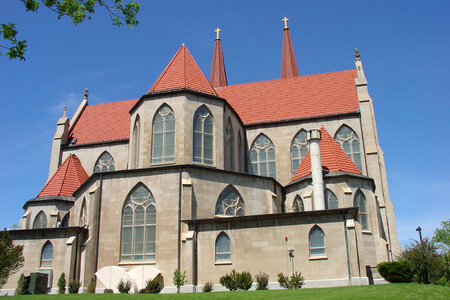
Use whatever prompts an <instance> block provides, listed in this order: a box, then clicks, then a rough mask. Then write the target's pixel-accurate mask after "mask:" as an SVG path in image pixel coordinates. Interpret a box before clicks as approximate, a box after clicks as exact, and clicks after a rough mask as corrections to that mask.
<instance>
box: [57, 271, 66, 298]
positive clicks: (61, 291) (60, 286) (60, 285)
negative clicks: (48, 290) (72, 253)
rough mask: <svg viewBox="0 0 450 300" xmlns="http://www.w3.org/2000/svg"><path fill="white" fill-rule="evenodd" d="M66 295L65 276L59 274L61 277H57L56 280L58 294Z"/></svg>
mask: <svg viewBox="0 0 450 300" xmlns="http://www.w3.org/2000/svg"><path fill="white" fill-rule="evenodd" d="M65 293H66V275H65V274H64V273H61V276H59V279H58V294H65Z"/></svg>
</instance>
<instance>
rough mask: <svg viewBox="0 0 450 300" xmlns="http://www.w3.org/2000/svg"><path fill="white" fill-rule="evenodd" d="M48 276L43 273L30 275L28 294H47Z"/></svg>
mask: <svg viewBox="0 0 450 300" xmlns="http://www.w3.org/2000/svg"><path fill="white" fill-rule="evenodd" d="M47 282H48V275H47V274H43V273H30V284H29V286H28V292H29V293H30V294H47Z"/></svg>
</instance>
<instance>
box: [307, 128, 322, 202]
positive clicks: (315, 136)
mask: <svg viewBox="0 0 450 300" xmlns="http://www.w3.org/2000/svg"><path fill="white" fill-rule="evenodd" d="M308 143H309V153H310V155H311V176H312V183H313V190H314V210H324V209H325V196H324V189H323V175H322V160H321V158H320V130H318V129H313V130H310V131H309V132H308Z"/></svg>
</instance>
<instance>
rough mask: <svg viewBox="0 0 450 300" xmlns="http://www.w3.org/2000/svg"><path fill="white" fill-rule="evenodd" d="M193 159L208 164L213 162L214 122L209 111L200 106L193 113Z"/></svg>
mask: <svg viewBox="0 0 450 300" xmlns="http://www.w3.org/2000/svg"><path fill="white" fill-rule="evenodd" d="M193 145H194V149H193V161H194V162H199V163H204V164H210V165H212V164H213V163H214V158H213V148H214V147H213V145H214V122H213V118H212V115H211V112H210V111H209V110H208V109H207V108H206V107H205V106H200V107H199V108H198V109H197V111H196V112H195V114H194V137H193Z"/></svg>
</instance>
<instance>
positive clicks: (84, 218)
mask: <svg viewBox="0 0 450 300" xmlns="http://www.w3.org/2000/svg"><path fill="white" fill-rule="evenodd" d="M79 224H80V226H84V225H86V224H87V210H86V199H83V203H82V204H81V209H80V219H79Z"/></svg>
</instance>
